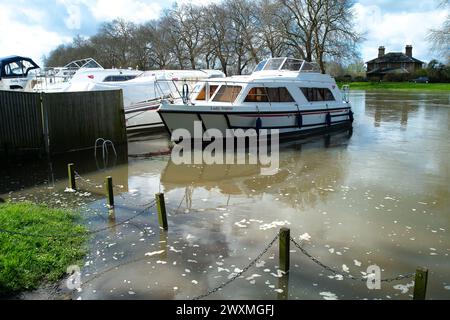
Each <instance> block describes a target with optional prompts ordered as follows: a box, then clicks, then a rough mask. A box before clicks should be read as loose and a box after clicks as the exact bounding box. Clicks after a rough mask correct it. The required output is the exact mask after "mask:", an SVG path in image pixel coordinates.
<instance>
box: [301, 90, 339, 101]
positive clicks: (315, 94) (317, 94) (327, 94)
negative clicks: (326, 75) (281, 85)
mask: <svg viewBox="0 0 450 320" xmlns="http://www.w3.org/2000/svg"><path fill="white" fill-rule="evenodd" d="M300 89H301V90H302V92H303V94H304V95H305V97H306V100H308V101H309V102H317V101H336V99H335V98H334V96H333V93H332V92H331V90H330V89H328V88H300Z"/></svg>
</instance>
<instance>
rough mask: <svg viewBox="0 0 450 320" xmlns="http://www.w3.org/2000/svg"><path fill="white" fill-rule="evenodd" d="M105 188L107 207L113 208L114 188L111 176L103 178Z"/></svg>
mask: <svg viewBox="0 0 450 320" xmlns="http://www.w3.org/2000/svg"><path fill="white" fill-rule="evenodd" d="M105 189H106V196H107V198H108V207H109V208H110V209H112V208H114V190H113V181H112V177H106V178H105Z"/></svg>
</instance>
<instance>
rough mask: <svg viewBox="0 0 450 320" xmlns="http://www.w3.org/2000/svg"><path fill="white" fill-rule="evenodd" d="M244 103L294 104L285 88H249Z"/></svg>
mask: <svg viewBox="0 0 450 320" xmlns="http://www.w3.org/2000/svg"><path fill="white" fill-rule="evenodd" d="M244 102H295V100H294V98H292V96H291V94H290V93H289V91H288V89H287V88H284V87H280V88H265V87H256V88H251V89H250V91H249V92H248V95H247V97H246V98H245V100H244Z"/></svg>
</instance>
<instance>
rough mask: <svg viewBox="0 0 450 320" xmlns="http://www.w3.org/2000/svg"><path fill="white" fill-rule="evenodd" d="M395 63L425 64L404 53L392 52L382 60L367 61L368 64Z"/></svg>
mask: <svg viewBox="0 0 450 320" xmlns="http://www.w3.org/2000/svg"><path fill="white" fill-rule="evenodd" d="M395 62H401V63H407V62H410V63H424V62H423V61H420V60H418V59H416V58H412V57H409V56H407V55H406V54H404V53H402V52H390V53H388V54H385V55H384V56H382V57H381V58H376V59H373V60H370V61H367V62H366V63H395Z"/></svg>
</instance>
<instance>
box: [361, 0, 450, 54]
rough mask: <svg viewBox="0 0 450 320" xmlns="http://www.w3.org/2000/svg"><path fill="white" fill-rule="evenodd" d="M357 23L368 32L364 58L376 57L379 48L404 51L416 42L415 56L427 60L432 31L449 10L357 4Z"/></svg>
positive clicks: (362, 29)
mask: <svg viewBox="0 0 450 320" xmlns="http://www.w3.org/2000/svg"><path fill="white" fill-rule="evenodd" d="M354 10H355V16H356V25H357V30H358V31H359V32H366V39H367V40H366V41H365V42H364V43H363V45H362V57H363V59H364V61H368V60H370V59H373V58H376V57H377V54H378V47H379V46H385V47H386V52H404V50H405V46H406V45H409V44H410V45H413V47H414V51H413V55H414V57H415V58H418V59H420V60H423V61H426V62H428V61H429V60H431V58H439V57H430V49H429V48H430V44H429V43H428V42H427V41H426V37H427V35H428V33H429V30H430V29H432V28H438V27H439V26H440V25H442V23H443V22H444V20H445V17H446V15H447V14H448V13H447V12H445V11H443V10H437V9H436V10H428V11H417V12H406V11H398V12H389V11H387V10H386V8H381V7H380V6H377V5H362V4H361V3H356V4H355V6H354Z"/></svg>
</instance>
